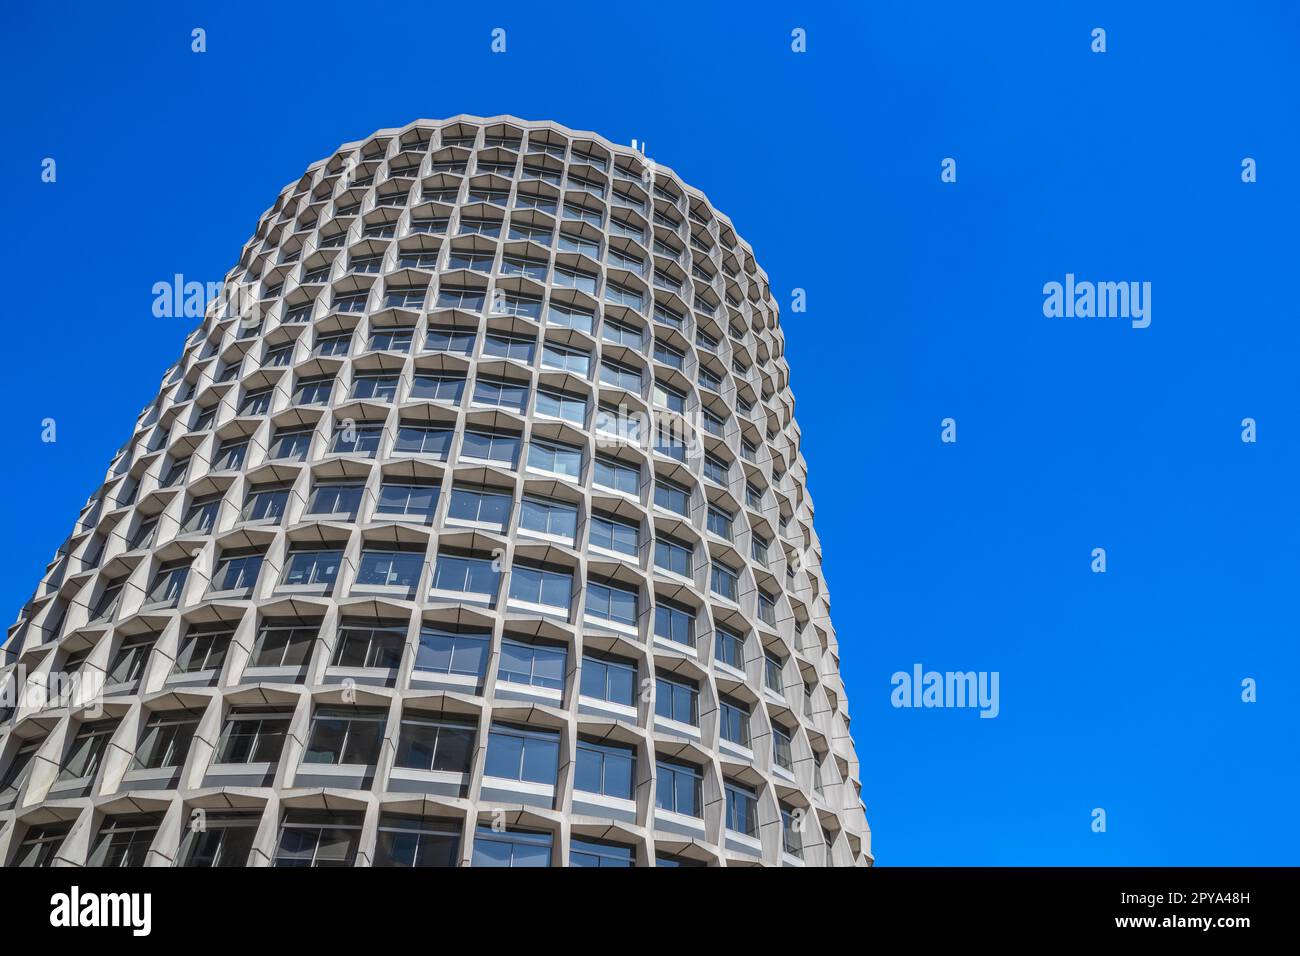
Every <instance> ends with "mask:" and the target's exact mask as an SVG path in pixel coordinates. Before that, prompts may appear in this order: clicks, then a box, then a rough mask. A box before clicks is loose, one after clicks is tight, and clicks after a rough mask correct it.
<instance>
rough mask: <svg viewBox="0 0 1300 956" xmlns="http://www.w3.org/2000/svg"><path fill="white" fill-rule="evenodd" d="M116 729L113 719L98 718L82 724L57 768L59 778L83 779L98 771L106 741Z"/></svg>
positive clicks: (106, 747)
mask: <svg viewBox="0 0 1300 956" xmlns="http://www.w3.org/2000/svg"><path fill="white" fill-rule="evenodd" d="M116 729H117V721H115V720H99V721H95V722H94V723H86V724H82V725H81V726H80V727H79V728H78V729H77V735H76V736H75V737H74V738H73V739H72V746H71V747H69V748H68V753H67V755H66V756H65V757H64V758H63V764H62V766H61V767H60V768H59V776H58V779H59V780H85V779H89V778H91V777H94V776H95V774H96V773H97V772H98V771H99V764H100V761H101V760H102V759H103V756H104V751H105V750H107V749H108V741H109V739H110V738H111V737H112V736H113V731H114V730H116Z"/></svg>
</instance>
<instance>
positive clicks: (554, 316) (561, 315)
mask: <svg viewBox="0 0 1300 956" xmlns="http://www.w3.org/2000/svg"><path fill="white" fill-rule="evenodd" d="M593 319H594V316H593V315H592V314H591V313H590V312H584V311H583V310H582V309H575V308H573V307H571V306H565V305H560V304H558V303H555V302H553V303H551V307H550V308H549V309H548V310H547V312H546V321H547V322H548V323H549V324H551V325H558V326H560V327H561V328H565V329H576V330H577V331H579V332H583V333H585V334H587V335H590V334H591V328H592V321H593Z"/></svg>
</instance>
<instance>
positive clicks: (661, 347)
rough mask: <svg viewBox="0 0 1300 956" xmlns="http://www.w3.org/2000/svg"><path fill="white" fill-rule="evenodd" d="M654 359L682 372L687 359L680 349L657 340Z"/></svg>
mask: <svg viewBox="0 0 1300 956" xmlns="http://www.w3.org/2000/svg"><path fill="white" fill-rule="evenodd" d="M657 315H658V314H657V313H656V317H657ZM654 358H655V361H656V362H662V363H664V364H665V365H668V366H671V367H672V368H675V369H678V370H680V369H681V367H682V366H683V365H684V364H685V358H686V357H685V355H683V354H682V352H681V351H679V350H678V349H675V348H673V347H672V346H671V345H665V344H664V343H663V342H660V341H659V340H657V339H656V340H655V344H654Z"/></svg>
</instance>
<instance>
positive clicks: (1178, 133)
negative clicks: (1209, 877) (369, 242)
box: [0, 2, 1300, 865]
mask: <svg viewBox="0 0 1300 956" xmlns="http://www.w3.org/2000/svg"><path fill="white" fill-rule="evenodd" d="M513 6H515V5H514V4H506V3H501V4H491V5H484V4H459V3H449V4H430V3H422V4H411V5H404V4H401V3H385V4H373V5H367V4H364V3H357V2H349V3H312V4H306V5H302V6H301V7H300V8H297V9H290V5H289V4H279V3H275V4H271V3H260V4H240V3H224V2H223V3H202V4H198V3H167V4H141V5H138V8H137V10H136V11H135V12H129V10H128V8H125V7H120V6H114V5H107V6H105V5H90V4H62V3H60V4H22V5H18V4H9V5H7V6H6V9H5V11H4V13H3V21H4V22H3V24H0V44H2V45H3V54H4V55H3V62H2V64H0V70H2V71H3V79H4V89H5V90H6V96H5V102H6V107H5V119H4V123H3V126H4V131H5V138H4V139H5V141H4V148H3V149H2V150H0V165H2V172H3V175H2V176H0V181H2V182H3V183H4V190H5V192H4V198H5V203H4V206H5V213H6V218H7V221H8V222H7V227H6V228H5V229H4V230H3V232H2V234H3V237H4V238H3V242H4V243H5V246H6V248H5V249H4V259H5V262H6V263H7V265H8V269H9V272H8V275H9V282H8V284H7V287H6V294H5V306H6V308H5V319H6V322H5V330H4V341H5V343H6V345H5V350H6V355H7V358H8V360H9V361H8V362H7V363H6V374H5V375H4V376H3V377H2V378H0V407H3V408H4V409H5V413H6V417H7V420H8V423H9V439H10V440H9V443H8V450H9V453H10V462H11V467H9V468H6V469H4V470H3V471H0V500H3V501H5V502H9V503H10V505H9V506H8V507H6V508H5V509H3V515H2V516H0V520H2V521H3V540H4V543H5V546H4V548H3V549H0V562H2V564H0V607H3V609H4V614H5V616H6V619H7V620H11V619H12V616H13V615H14V614H15V613H16V612H17V610H18V608H19V607H20V606H21V604H22V602H23V601H24V600H25V599H26V598H27V597H28V596H29V594H30V593H31V590H32V588H33V585H34V584H35V582H36V581H37V579H38V577H39V575H40V574H41V572H42V569H43V568H44V566H45V563H46V561H48V560H49V558H50V556H51V554H52V553H53V551H54V549H55V548H56V547H57V546H58V545H59V543H60V542H61V541H62V540H63V538H64V537H65V535H66V534H67V533H68V531H69V530H70V527H71V522H72V519H73V517H74V516H75V514H76V511H77V509H78V507H79V506H80V505H81V504H82V502H83V501H84V499H85V498H86V496H87V495H88V494H90V493H91V492H92V491H93V490H94V489H95V488H96V487H97V484H98V482H99V481H100V479H101V478H102V477H103V473H104V469H105V468H106V466H107V463H108V461H109V458H110V456H111V454H112V452H113V451H114V450H115V449H116V448H117V447H118V446H119V445H120V444H122V442H124V441H125V440H126V439H127V437H128V436H129V429H130V427H131V424H132V422H133V420H134V416H135V414H136V413H137V412H138V411H139V409H140V408H141V407H143V406H144V405H145V404H146V403H147V402H148V401H149V400H150V399H151V398H152V397H153V395H154V393H155V390H156V387H157V384H158V381H159V377H160V376H161V374H162V372H163V370H164V369H165V368H166V367H167V366H168V365H169V364H170V363H171V362H172V361H173V360H174V359H175V358H176V356H177V354H178V353H179V350H180V347H181V343H182V340H183V338H184V336H185V334H186V332H187V331H188V329H189V322H190V321H191V320H185V319H157V318H154V317H153V315H152V314H151V310H150V307H151V303H152V295H151V287H152V286H153V284H154V283H155V282H157V281H160V280H167V279H169V278H170V277H171V276H172V275H173V273H177V272H179V273H183V274H184V275H185V276H186V277H187V278H192V279H198V280H200V281H207V280H219V279H220V278H221V277H222V276H223V275H224V273H225V272H226V270H227V269H229V268H230V266H231V265H232V264H233V263H234V261H235V259H236V257H237V255H238V252H239V249H240V247H241V245H242V244H243V243H244V241H245V240H246V239H247V237H248V235H249V233H250V232H251V230H252V228H253V226H254V225H255V222H256V218H257V216H258V215H259V214H260V213H261V212H262V211H263V210H264V209H265V208H266V207H267V206H268V205H269V204H270V203H271V201H272V200H273V199H274V197H275V195H276V193H277V191H278V190H279V189H280V188H281V187H282V186H283V185H284V184H286V183H288V182H290V181H292V180H294V179H296V178H297V177H298V176H299V175H300V174H301V172H302V171H303V170H304V169H305V168H306V166H307V165H308V164H309V163H311V162H313V161H314V160H316V159H318V158H320V157H323V156H325V155H327V154H328V153H329V152H330V151H332V150H333V149H334V148H335V147H336V146H337V145H338V144H340V143H343V142H346V141H348V140H353V139H357V138H360V137H363V136H365V135H367V134H369V133H370V132H372V131H373V130H375V129H377V128H380V127H385V126H397V125H401V124H403V123H406V122H408V121H409V120H411V119H414V118H417V117H441V116H447V115H452V114H456V113H461V112H466V113H477V114H482V115H492V114H497V113H513V114H516V115H518V116H521V117H525V118H533V119H544V118H550V119H555V120H558V121H560V122H562V123H565V124H568V125H570V126H573V127H576V128H581V129H592V130H596V131H598V132H601V133H603V134H605V135H606V136H608V137H610V138H611V139H613V140H615V141H620V142H630V141H631V139H632V138H633V137H637V138H639V139H644V140H646V141H647V142H648V143H649V153H650V154H651V155H653V157H654V158H655V159H657V160H659V161H660V162H662V163H664V164H667V165H669V166H672V167H673V168H675V169H676V170H677V171H678V172H679V173H680V174H682V176H684V177H685V178H686V179H687V180H688V181H689V182H690V183H692V184H693V185H695V186H697V187H699V188H701V189H703V190H704V191H705V192H706V193H707V194H708V195H709V197H710V198H711V199H712V201H713V202H714V204H715V205H716V206H718V207H719V208H720V209H722V210H724V211H725V212H727V213H728V214H729V215H730V216H731V217H732V219H733V221H734V222H735V223H736V225H737V227H738V228H739V230H740V231H741V233H742V234H743V235H744V236H745V237H746V238H747V239H748V240H749V241H750V242H751V243H752V244H753V246H754V249H755V250H756V251H757V253H758V256H759V260H760V262H761V263H762V265H763V266H764V268H766V269H767V270H768V272H769V274H770V276H771V278H772V286H773V290H774V293H776V294H777V297H778V299H779V300H780V301H782V302H783V303H785V304H786V305H787V306H788V302H789V295H790V290H791V289H793V288H795V287H801V288H804V289H806V290H807V291H808V303H809V308H808V311H807V312H806V313H804V314H794V313H792V312H791V311H790V309H789V308H788V307H786V308H785V309H784V314H783V320H784V323H785V329H786V336H787V340H788V343H789V351H788V354H789V359H790V363H791V365H792V367H793V387H794V391H795V395H796V397H797V400H798V405H797V414H798V418H799V421H800V423H801V425H802V428H803V432H804V438H805V441H804V451H805V454H806V456H807V458H808V461H809V469H810V482H811V491H812V494H813V496H814V499H815V501H816V504H817V525H818V529H819V532H820V534H821V537H822V541H823V545H824V550H825V560H826V573H827V576H828V578H829V581H830V586H831V593H832V596H833V599H834V604H833V614H834V620H835V623H836V626H837V630H838V633H839V640H840V645H841V652H842V655H843V672H844V678H845V681H846V683H847V685H848V692H849V701H850V705H851V710H852V714H853V729H854V733H855V736H856V739H857V747H858V753H859V755H860V757H861V760H862V780H863V790H864V796H865V799H866V803H867V808H868V813H869V819H870V821H871V823H872V825H873V828H874V830H875V834H876V838H875V850H876V853H877V856H878V859H879V861H880V863H881V864H882V865H886V864H895V865H901V864H936V863H951V864H980V863H989V864H1016V863H1043V864H1051V863H1077V864H1143V863H1150V864H1189V865H1190V864H1237V863H1240V864H1264V863H1270V864H1295V863H1297V862H1300V852H1298V850H1300V838H1298V836H1297V823H1296V820H1297V814H1296V810H1295V796H1296V793H1297V790H1298V789H1300V787H1298V784H1300V779H1298V773H1297V766H1298V764H1300V761H1298V760H1297V758H1298V756H1300V754H1298V753H1297V737H1298V736H1300V735H1298V733H1297V731H1298V729H1300V708H1298V707H1297V701H1296V697H1297V688H1298V687H1300V654H1298V653H1297V633H1298V630H1300V629H1298V626H1297V603H1298V602H1297V582H1298V581H1300V549H1298V548H1297V544H1298V543H1300V506H1298V504H1297V478H1298V477H1300V416H1298V415H1297V410H1298V409H1297V401H1296V399H1297V390H1298V389H1300V378H1298V377H1297V374H1296V356H1297V349H1298V347H1300V331H1298V330H1297V322H1296V320H1297V301H1296V297H1295V289H1296V266H1297V262H1300V229H1297V227H1296V211H1297V209H1298V208H1300V206H1298V205H1297V173H1296V171H1297V168H1298V166H1300V142H1298V140H1297V130H1300V124H1298V123H1297V119H1298V116H1297V113H1298V110H1297V106H1298V101H1300V57H1297V50H1296V48H1297V41H1300V14H1298V13H1297V11H1296V10H1295V9H1294V7H1293V5H1290V4H1285V3H1276V4H1253V3H1251V4H1247V3H1223V4H1219V5H1215V6H1208V5H1207V6H1205V7H1203V8H1200V9H1194V8H1192V7H1189V6H1188V5H1186V4H1172V3H1171V4H1159V5H1156V4H1152V5H1148V4H1132V3H1087V4H1084V3H1024V4H1014V5H1013V4H1003V3H997V4H962V5H958V4H956V3H950V4H944V3H925V4H921V3H905V2H897V3H879V2H873V3H870V4H856V3H855V4H852V5H850V4H844V5H840V6H837V7H835V8H829V7H825V8H823V7H816V6H809V5H807V4H803V3H783V4H779V5H770V6H765V5H762V4H745V5H743V7H742V8H741V9H740V10H739V12H738V13H737V14H736V15H735V16H734V17H733V16H728V15H725V14H723V13H721V12H717V11H715V10H714V9H713V7H714V6H723V5H721V4H718V5H711V4H702V3H691V4H674V3H656V4H651V5H646V4H636V3H632V4H627V3H601V4H583V3H578V4H570V3H565V4H562V5H560V6H558V7H557V6H555V5H546V4H535V3H534V4H528V5H527V6H526V7H523V5H520V6H521V9H520V10H519V12H513V11H512V10H511V9H510V8H511V7H513ZM726 6H732V5H726ZM850 7H851V8H852V9H850ZM1147 7H1152V8H1155V7H1163V8H1164V10H1163V12H1157V11H1156V10H1155V9H1147ZM196 26H197V27H203V28H205V29H206V30H207V35H208V52H207V53H205V54H202V55H195V54H193V53H191V52H190V30H191V29H192V28H194V27H196ZM497 26H500V27H504V28H505V29H506V30H507V48H508V52H507V53H506V54H505V55H493V54H491V53H490V51H489V32H490V30H491V29H492V28H493V27H497ZM794 27H803V28H805V29H806V30H807V31H808V52H807V53H806V54H802V55H796V54H794V53H792V52H791V51H790V46H789V44H790V31H791V29H792V28H794ZM1094 27H1104V28H1105V29H1106V31H1107V48H1108V49H1107V52H1106V53H1105V54H1103V55H1098V54H1093V53H1092V52H1090V49H1089V46H1090V31H1091V30H1092V28H1094ZM46 156H50V157H54V158H55V159H56V160H57V162H58V181H57V183H56V184H54V185H45V184H42V183H41V182H40V180H39V174H40V163H41V160H42V158H44V157H46ZM1247 156H1249V157H1253V158H1255V159H1256V160H1257V162H1258V178H1259V181H1258V182H1257V183H1254V184H1250V185H1247V184H1243V183H1242V182H1241V176H1240V172H1241V165H1240V164H1241V160H1242V158H1243V157H1247ZM944 157H953V158H955V159H956V160H957V164H958V166H957V171H958V179H957V182H956V183H955V184H943V183H941V182H940V177H939V172H940V162H941V160H942V159H943V158H944ZM1067 272H1073V273H1075V274H1076V275H1078V276H1079V277H1080V278H1092V279H1096V280H1138V281H1149V282H1151V283H1152V323H1151V326H1150V327H1149V328H1147V329H1141V330H1138V329H1132V328H1131V327H1129V325H1128V324H1127V323H1124V322H1121V321H1103V320H1085V319H1075V320H1066V319H1048V318H1045V317H1044V316H1043V312H1042V302H1043V295H1042V287H1043V284H1044V283H1045V282H1048V281H1051V280H1057V281H1061V280H1063V278H1064V276H1065V274H1066V273H1067ZM104 365H109V366H112V367H113V369H114V374H113V375H112V376H111V377H105V376H103V375H101V374H99V373H98V371H97V370H98V369H99V368H101V367H102V366H104ZM46 417H53V418H55V419H56V421H57V423H58V441H57V443H56V444H53V445H47V444H42V443H41V441H40V422H41V420H42V419H43V418H46ZM945 417H952V418H955V419H956V420H957V423H958V441H957V443H956V444H955V445H945V444H942V443H941V442H940V440H939V437H940V425H939V423H940V421H941V419H943V418H945ZM1245 417H1252V418H1254V419H1256V420H1257V421H1258V430H1259V440H1258V442H1257V443H1255V444H1244V443H1243V442H1242V441H1241V440H1240V431H1241V426H1240V421H1241V419H1243V418H1245ZM1095 547H1104V548H1106V550H1107V554H1108V570H1107V573H1106V574H1104V575H1097V574H1093V573H1091V571H1090V569H1089V564H1090V552H1091V551H1092V549H1093V548H1095ZM918 662H919V663H921V664H923V665H924V666H925V667H926V668H927V669H931V668H933V669H937V670H984V671H997V672H999V673H1000V675H1001V684H1000V687H1001V714H1000V715H999V716H998V717H997V719H994V720H981V719H978V718H977V717H976V715H975V713H974V712H973V711H962V710H919V711H918V710H896V709H894V708H892V707H891V706H890V690H891V687H890V682H889V681H890V675H891V674H892V673H894V672H895V671H897V670H908V669H910V668H911V666H912V665H913V664H914V663H918ZM1246 677H1252V678H1254V679H1256V680H1257V681H1258V687H1259V691H1258V693H1259V701H1258V702H1257V703H1255V704H1245V703H1242V702H1241V701H1240V686H1241V681H1242V679H1243V678H1246ZM1094 807H1102V808H1105V810H1106V811H1107V814H1108V821H1107V822H1108V829H1107V832H1106V833H1104V834H1096V833H1093V832H1091V829H1090V822H1091V818H1090V813H1091V811H1092V809H1093V808H1094Z"/></svg>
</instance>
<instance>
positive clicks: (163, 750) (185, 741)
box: [134, 713, 199, 770]
mask: <svg viewBox="0 0 1300 956" xmlns="http://www.w3.org/2000/svg"><path fill="white" fill-rule="evenodd" d="M198 726H199V719H198V718H197V717H193V716H190V715H189V714H188V713H186V714H167V713H162V714H155V715H154V716H153V717H151V718H150V719H149V723H148V724H146V725H145V729H144V738H143V739H142V740H141V741H140V746H139V747H137V748H136V751H135V763H134V766H135V768H136V769H138V770H177V769H179V768H180V767H181V765H182V764H184V763H185V756H186V754H188V753H189V752H190V741H191V740H192V739H193V738H194V731H195V730H197V729H198Z"/></svg>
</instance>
